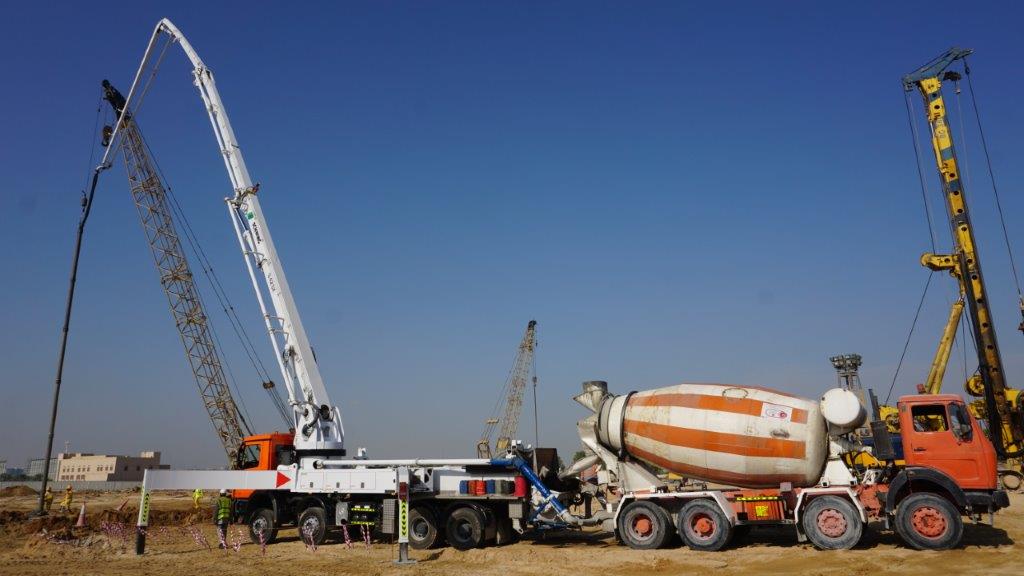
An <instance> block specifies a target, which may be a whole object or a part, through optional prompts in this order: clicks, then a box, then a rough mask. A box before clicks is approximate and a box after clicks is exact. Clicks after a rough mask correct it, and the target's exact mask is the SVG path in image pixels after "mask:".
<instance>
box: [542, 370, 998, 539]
mask: <svg viewBox="0 0 1024 576" xmlns="http://www.w3.org/2000/svg"><path fill="white" fill-rule="evenodd" d="M576 401H577V402H579V403H580V404H582V405H583V406H585V407H586V408H588V409H590V410H591V411H593V412H594V413H593V414H591V415H590V416H588V417H587V418H585V419H583V420H581V421H580V422H579V423H578V424H577V427H578V431H579V435H580V439H581V440H582V442H583V445H584V447H585V448H586V449H587V451H588V452H589V455H588V456H586V457H584V458H583V459H581V460H579V461H577V462H576V463H575V464H574V465H573V466H572V467H570V468H568V469H566V470H564V471H563V472H562V475H563V476H569V475H573V474H576V473H578V472H579V471H581V470H584V469H586V468H589V467H591V466H593V465H595V464H597V465H599V468H600V470H599V472H598V477H599V485H610V486H612V487H614V488H615V490H616V491H617V492H618V493H619V494H621V498H620V500H619V501H618V502H615V503H612V502H608V501H607V500H606V499H605V498H604V494H603V492H602V491H600V490H598V489H597V488H596V487H593V486H591V487H590V488H589V489H588V490H589V494H585V495H584V496H585V497H586V498H587V499H589V498H591V497H596V499H597V500H598V502H600V503H601V504H602V509H601V510H599V511H598V512H597V513H596V514H594V515H593V516H595V517H600V518H602V519H603V524H604V526H605V528H607V529H609V530H613V531H614V532H615V533H616V535H617V536H618V537H619V538H620V539H621V540H622V541H623V542H624V543H625V544H627V545H628V546H630V547H632V548H637V549H652V548H659V547H661V546H663V545H665V544H666V543H667V542H668V541H669V540H670V537H671V533H672V532H677V533H678V534H679V536H680V537H681V538H682V540H683V542H685V543H686V544H687V546H689V547H690V548H692V549H696V550H719V549H721V548H723V547H724V546H726V545H727V544H728V543H729V542H730V540H731V539H732V538H733V536H734V535H736V534H742V533H744V532H746V531H748V530H749V529H750V527H751V526H756V525H778V524H785V525H792V526H793V527H794V529H795V532H796V535H797V538H798V540H800V541H807V540H809V541H810V542H811V543H813V544H814V545H815V546H816V547H818V548H821V549H846V548H851V547H853V546H854V545H856V544H857V542H859V540H860V538H861V535H862V533H863V530H864V526H865V525H866V524H867V523H868V522H869V521H882V522H883V523H884V525H885V527H886V528H887V529H890V528H891V529H895V530H896V532H898V533H899V535H900V536H901V537H902V538H903V540H904V541H906V543H907V544H908V545H910V546H912V547H914V548H918V549H946V548H951V547H954V546H956V545H957V544H958V543H959V542H960V538H961V536H962V533H963V520H962V518H961V516H968V517H970V518H972V519H973V520H976V521H977V520H979V519H980V517H981V515H982V514H983V513H989V514H990V515H991V514H992V513H994V512H995V511H996V510H998V509H1000V508H1003V507H1005V506H1008V505H1009V499H1008V496H1007V494H1006V492H1005V491H1004V490H1000V489H998V485H997V477H996V454H995V450H994V448H993V446H992V444H991V443H990V442H989V440H988V439H987V438H986V437H985V435H984V433H983V431H982V428H981V427H980V425H979V424H978V422H977V421H976V420H975V419H974V418H973V417H972V416H971V414H970V413H969V412H968V410H967V407H966V405H965V403H964V401H963V400H962V399H961V398H960V397H959V396H956V395H952V394H935V395H927V394H922V395H914V396H904V397H902V398H900V400H899V403H898V409H899V415H900V424H901V427H900V432H899V435H900V436H901V439H902V441H903V447H904V450H905V453H906V455H905V457H904V460H903V463H902V464H901V465H897V461H896V455H895V453H894V451H893V450H892V438H891V437H890V436H889V432H888V430H887V429H886V427H885V425H884V422H877V421H876V422H872V425H871V431H872V435H873V446H871V447H868V446H865V445H864V444H867V442H864V443H861V442H860V441H859V440H858V439H857V437H855V436H852V435H850V434H849V433H850V432H852V431H853V430H855V429H857V428H858V427H860V426H862V425H863V424H864V422H865V420H866V416H867V415H866V412H865V410H864V408H863V407H862V406H861V404H860V402H859V400H858V399H857V398H856V397H855V396H854V395H853V394H852V393H851V392H849V391H847V390H842V389H838V388H836V389H833V390H829V391H828V392H827V393H826V394H825V395H823V396H822V398H821V399H820V400H819V401H812V400H809V399H805V398H800V397H797V396H793V395H790V394H786V393H784V392H778V391H775V390H769V389H766V388H760V387H753V386H728V385H714V384H680V385H677V386H670V387H666V388H660V389H656V390H650V391H645V392H634V393H629V394H625V395H614V394H610V393H608V388H607V384H606V383H605V382H585V383H584V384H583V393H582V394H580V395H579V396H577V397H576ZM864 452H868V453H872V455H873V458H874V459H876V460H877V461H879V462H881V463H882V465H881V466H874V467H860V466H854V465H852V464H850V463H852V462H855V461H856V459H854V458H851V457H850V456H851V455H853V454H858V453H864ZM844 457H845V458H844ZM658 469H662V470H665V471H668V472H675V473H678V474H681V475H683V476H685V477H688V478H690V479H694V480H698V481H704V482H705V484H704V487H703V488H699V489H687V490H685V491H677V492H669V491H668V486H667V484H666V482H665V481H663V480H661V479H660V478H659V476H658V475H657V471H658ZM707 483H713V484H715V485H725V486H735V488H711V487H708V484H707Z"/></svg>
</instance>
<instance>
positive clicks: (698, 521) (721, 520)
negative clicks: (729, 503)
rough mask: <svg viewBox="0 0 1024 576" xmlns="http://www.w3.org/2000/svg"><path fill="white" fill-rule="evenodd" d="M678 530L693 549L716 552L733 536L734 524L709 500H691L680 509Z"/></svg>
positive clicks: (677, 522) (684, 541) (680, 535)
mask: <svg viewBox="0 0 1024 576" xmlns="http://www.w3.org/2000/svg"><path fill="white" fill-rule="evenodd" d="M676 530H677V531H678V532H679V537H680V538H682V539H683V543H685V544H686V545H687V546H688V547H689V548H690V549H691V550H703V551H706V552H715V551H718V550H721V549H722V548H725V546H726V545H727V544H728V543H729V540H730V539H731V538H732V534H733V526H732V524H731V523H730V522H729V519H728V518H726V517H725V514H724V513H722V509H721V508H719V507H718V505H717V504H715V503H714V502H709V501H708V500H690V501H689V502H687V503H686V505H685V506H683V507H682V509H680V510H679V517H678V518H677V520H676Z"/></svg>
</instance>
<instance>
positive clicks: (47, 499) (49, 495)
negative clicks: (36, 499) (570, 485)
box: [43, 484, 53, 512]
mask: <svg viewBox="0 0 1024 576" xmlns="http://www.w3.org/2000/svg"><path fill="white" fill-rule="evenodd" d="M52 507H53V488H51V487H50V485H49V484H47V486H46V491H45V492H43V510H44V511H46V512H49V511H50V508H52Z"/></svg>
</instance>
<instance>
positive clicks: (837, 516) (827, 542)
mask: <svg viewBox="0 0 1024 576" xmlns="http://www.w3.org/2000/svg"><path fill="white" fill-rule="evenodd" d="M801 514H802V515H803V518H802V519H801V523H802V524H803V528H804V534H806V535H807V539H808V540H810V541H811V544H814V547H815V548H817V549H819V550H849V549H850V548H853V547H854V546H856V545H857V542H860V537H861V535H862V534H863V533H864V523H863V522H861V519H860V514H859V513H858V512H857V509H856V508H854V507H853V504H850V501H849V500H847V499H845V498H840V497H838V496H818V497H817V498H815V499H814V500H811V503H810V504H808V505H807V507H806V508H804V511H803V512H802V513H801Z"/></svg>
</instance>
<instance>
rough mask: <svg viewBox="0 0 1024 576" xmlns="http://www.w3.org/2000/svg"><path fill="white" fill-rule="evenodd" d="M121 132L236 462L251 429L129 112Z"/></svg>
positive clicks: (114, 97) (152, 236)
mask: <svg viewBox="0 0 1024 576" xmlns="http://www.w3.org/2000/svg"><path fill="white" fill-rule="evenodd" d="M103 84H104V89H105V99H106V100H107V101H109V102H110V104H111V106H112V107H113V108H114V112H115V114H118V115H121V112H122V109H123V106H124V102H125V101H124V98H123V97H122V96H121V94H120V93H119V92H118V91H117V90H116V89H115V88H114V87H113V86H111V85H110V84H109V83H108V82H106V81H104V83H103ZM120 132H121V138H120V145H119V148H120V151H121V154H122V156H123V158H124V164H125V172H126V173H127V175H128V183H129V185H130V188H131V194H132V199H133V200H134V202H135V206H136V207H137V208H138V212H139V219H140V221H141V222H142V229H143V231H144V232H145V234H146V240H147V242H148V243H149V248H150V252H151V253H152V255H153V261H154V263H155V264H156V268H157V272H158V273H159V275H160V285H161V286H162V287H163V289H164V293H165V294H166V296H167V301H168V304H169V305H170V308H171V315H172V316H173V317H174V324H175V326H176V327H177V329H178V335H179V336H180V337H181V342H182V344H183V345H184V347H185V356H186V357H187V358H188V362H189V367H190V368H191V369H192V374H193V375H194V377H195V380H196V385H197V386H198V388H199V396H200V398H201V399H202V401H203V406H204V407H205V408H206V412H207V414H208V415H209V417H210V421H211V422H212V423H213V428H214V430H215V431H216V433H217V437H218V438H219V439H220V442H221V445H222V446H223V447H224V451H225V453H226V454H227V456H228V461H229V462H234V460H235V454H236V451H237V450H238V448H239V447H240V446H241V445H242V439H243V438H244V437H245V436H246V435H247V434H251V433H252V431H251V430H250V429H249V426H248V423H246V421H245V419H244V418H243V417H242V415H241V413H240V412H239V411H238V406H237V405H236V404H235V399H234V397H233V396H232V395H231V389H230V387H229V386H228V382H227V379H226V378H225V377H224V369H223V366H222V364H221V360H220V356H219V354H218V352H217V346H216V344H215V340H214V338H213V334H212V332H211V328H210V325H209V322H208V318H209V317H208V316H207V314H206V310H205V308H204V306H203V301H202V299H201V298H200V296H199V291H198V289H197V288H196V285H195V281H194V276H193V275H192V269H191V267H190V266H189V263H188V259H187V258H186V256H185V251H184V249H183V248H182V244H181V239H180V237H179V235H178V233H177V230H176V229H175V226H174V221H173V219H172V210H171V206H170V204H169V202H168V198H167V190H166V189H165V187H164V184H163V182H162V181H161V179H160V175H159V173H158V172H157V170H156V168H155V165H154V163H153V160H152V159H151V158H150V156H149V151H148V149H147V147H146V143H145V141H144V140H143V138H142V133H141V132H140V131H139V127H138V124H136V122H135V119H134V118H133V117H132V116H131V115H130V114H125V115H124V117H123V119H122V120H121V125H120Z"/></svg>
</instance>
